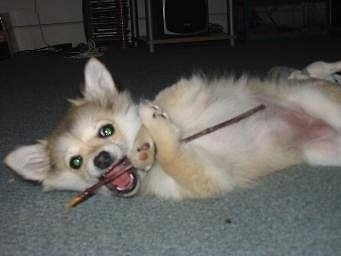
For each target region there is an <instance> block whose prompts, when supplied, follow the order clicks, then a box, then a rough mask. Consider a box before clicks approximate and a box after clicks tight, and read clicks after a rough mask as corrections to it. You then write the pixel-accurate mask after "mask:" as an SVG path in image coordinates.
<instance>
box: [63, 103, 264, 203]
mask: <svg viewBox="0 0 341 256" xmlns="http://www.w3.org/2000/svg"><path fill="white" fill-rule="evenodd" d="M265 108H266V107H265V105H263V104H260V105H258V106H256V107H254V108H251V109H249V110H248V111H246V112H243V113H241V114H239V115H237V116H235V117H233V118H231V119H229V120H226V121H224V122H222V123H219V124H216V125H214V126H211V127H208V128H206V129H204V130H202V131H200V132H197V133H195V134H193V135H191V136H189V137H186V138H183V139H181V140H180V142H182V143H187V142H189V141H192V140H195V139H196V138H198V137H201V136H204V135H207V134H209V133H212V132H215V131H216V130H219V129H222V128H224V127H226V126H229V125H231V124H235V123H238V122H239V121H241V120H243V119H245V118H248V117H250V116H252V115H254V114H255V113H257V112H259V111H262V110H264V109H265ZM138 183H139V182H138V176H137V174H136V172H135V169H134V167H133V166H132V164H131V163H130V161H129V159H128V158H127V157H124V158H123V159H122V160H120V161H119V162H118V163H117V164H115V165H114V166H113V167H111V168H110V169H109V170H108V171H106V172H105V173H104V174H103V175H102V176H101V177H100V179H99V181H98V182H97V183H96V184H95V185H93V186H92V187H90V188H88V189H86V190H84V191H83V192H82V193H80V194H78V195H77V196H76V197H74V198H73V199H72V200H70V201H69V203H68V204H67V206H66V207H67V208H71V207H74V206H76V205H78V204H79V203H81V202H83V201H85V200H86V199H88V198H89V197H91V196H93V195H94V194H95V193H96V191H97V190H98V189H99V188H100V187H101V186H106V187H107V188H108V189H110V190H111V191H114V192H116V193H118V194H121V195H127V196H131V195H134V194H135V192H137V190H138V189H137V186H138Z"/></svg>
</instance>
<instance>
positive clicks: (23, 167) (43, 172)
mask: <svg viewBox="0 0 341 256" xmlns="http://www.w3.org/2000/svg"><path fill="white" fill-rule="evenodd" d="M4 162H5V164H6V165H7V166H8V167H10V168H11V169H12V170H14V171H15V172H16V173H18V174H19V175H20V176H22V177H23V178H24V179H27V180H32V181H43V180H44V179H45V178H46V177H47V174H48V172H49V171H50V161H49V157H48V154H47V151H46V146H45V144H44V143H37V144H33V145H27V146H21V147H19V148H17V149H15V150H13V151H12V152H10V153H9V154H8V155H7V156H6V158H5V160H4Z"/></svg>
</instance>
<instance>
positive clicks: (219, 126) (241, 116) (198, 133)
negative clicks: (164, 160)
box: [180, 104, 265, 143]
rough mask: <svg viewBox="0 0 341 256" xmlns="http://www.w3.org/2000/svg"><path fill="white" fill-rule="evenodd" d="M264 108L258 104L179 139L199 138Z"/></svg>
mask: <svg viewBox="0 0 341 256" xmlns="http://www.w3.org/2000/svg"><path fill="white" fill-rule="evenodd" d="M264 109H265V105H263V104H261V105H259V106H257V107H254V108H252V109H250V110H248V111H246V112H244V113H242V114H240V115H238V116H236V117H233V118H231V119H229V120H227V121H225V122H222V123H219V124H216V125H214V126H211V127H208V128H206V129H205V130H202V131H200V132H197V133H195V134H193V135H191V136H188V137H186V138H183V139H181V140H180V141H181V142H185V143H187V142H189V141H192V140H195V139H196V138H199V137H201V136H204V135H207V134H209V133H212V132H215V131H216V130H219V129H222V128H224V127H226V126H229V125H231V124H234V123H237V122H239V121H241V120H243V119H245V118H247V117H249V116H251V115H253V114H255V113H256V112H258V111H260V110H264Z"/></svg>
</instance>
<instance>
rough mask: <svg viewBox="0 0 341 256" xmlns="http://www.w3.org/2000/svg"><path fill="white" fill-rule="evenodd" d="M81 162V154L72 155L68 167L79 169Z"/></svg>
mask: <svg viewBox="0 0 341 256" xmlns="http://www.w3.org/2000/svg"><path fill="white" fill-rule="evenodd" d="M82 163H83V158H82V157H81V156H73V157H71V159H70V167H71V168H72V169H79V168H81V166H82Z"/></svg>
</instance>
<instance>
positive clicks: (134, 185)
mask: <svg viewBox="0 0 341 256" xmlns="http://www.w3.org/2000/svg"><path fill="white" fill-rule="evenodd" d="M333 68H334V66H333ZM339 70H340V67H339V66H337V68H336V69H335V71H334V72H337V71H339ZM300 79H301V78H299V79H276V80H260V79H254V78H247V77H241V78H240V79H233V78H225V77H223V78H220V79H215V80H207V79H206V78H204V77H200V76H193V77H192V78H189V79H181V80H179V81H178V82H177V83H175V84H174V85H172V86H170V87H168V88H166V89H164V90H162V91H161V92H160V93H159V94H158V95H157V96H156V98H155V99H154V101H153V102H152V103H150V102H145V103H141V104H139V105H138V104H135V103H134V102H132V100H131V98H130V96H129V94H128V93H127V92H119V91H118V90H117V88H116V86H115V84H114V81H113V79H112V77H111V75H110V74H109V72H108V70H107V69H106V68H105V67H104V66H103V65H102V64H101V63H100V62H99V61H97V60H95V59H91V60H90V61H89V62H88V64H87V65H86V68H85V90H84V93H83V95H84V97H83V98H81V99H76V100H73V101H72V102H73V105H72V106H71V108H70V110H69V111H68V113H67V114H66V116H65V118H64V119H63V120H62V121H61V122H60V123H59V124H58V125H57V127H56V129H55V130H54V131H52V133H51V134H50V135H49V136H48V137H47V138H46V139H44V140H42V141H39V142H38V143H37V144H33V145H28V146H22V147H19V148H17V149H15V150H14V151H12V152H10V153H9V155H8V156H7V157H6V159H5V163H6V164H7V165H8V166H9V167H10V168H12V169H13V170H14V171H16V172H17V173H18V174H19V175H21V176H22V177H24V178H25V179H29V180H36V181H40V182H41V183H42V185H43V187H44V189H45V190H58V189H62V190H79V191H81V190H84V189H85V188H86V187H88V186H90V185H93V184H95V183H96V182H97V181H98V179H99V178H100V177H101V175H102V174H103V173H104V172H106V171H107V170H108V169H110V168H111V167H112V166H114V165H115V164H116V163H117V162H119V161H120V159H121V158H122V157H123V156H125V155H127V156H128V157H129V158H130V160H131V161H132V163H133V164H134V165H135V166H136V167H137V169H138V171H137V172H136V173H126V174H125V175H123V176H122V177H121V178H120V179H118V180H116V181H115V183H116V184H113V185H114V186H116V187H119V188H122V189H123V190H124V189H126V188H129V192H131V193H132V194H134V193H139V194H147V195H156V196H159V197H162V198H172V199H182V198H198V197H212V196H217V195H221V194H224V193H227V192H229V191H231V190H232V189H234V188H235V187H237V186H245V185H247V184H250V183H252V182H254V181H255V180H257V179H258V178H259V177H261V176H263V175H267V174H270V173H272V172H275V171H278V170H282V169H285V168H287V167H289V166H292V165H296V164H300V163H303V162H306V163H308V164H311V165H330V166H341V157H340V156H341V89H340V88H339V87H338V86H336V85H334V84H332V83H329V82H328V81H325V80H323V79H324V77H319V76H317V77H310V78H309V79H306V78H305V79H303V80H300ZM259 104H264V105H265V106H266V109H265V110H264V111H261V112H258V113H256V114H254V115H252V116H251V117H249V118H247V119H245V120H242V121H240V122H238V123H236V124H234V125H231V126H228V127H225V128H223V129H220V130H218V131H216V132H214V133H211V134H208V135H205V136H202V137H200V138H197V139H196V140H193V141H191V142H188V143H182V142H180V140H181V138H184V137H186V136H188V135H191V134H193V133H196V132H198V131H200V130H203V129H205V128H207V127H209V126H212V125H214V124H217V123H220V122H222V121H224V120H227V119H230V118H232V117H234V116H236V115H239V114H241V113H243V112H245V111H247V110H249V109H251V108H253V107H255V106H257V105H259ZM108 191H109V189H107V188H102V189H101V192H102V193H108Z"/></svg>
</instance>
